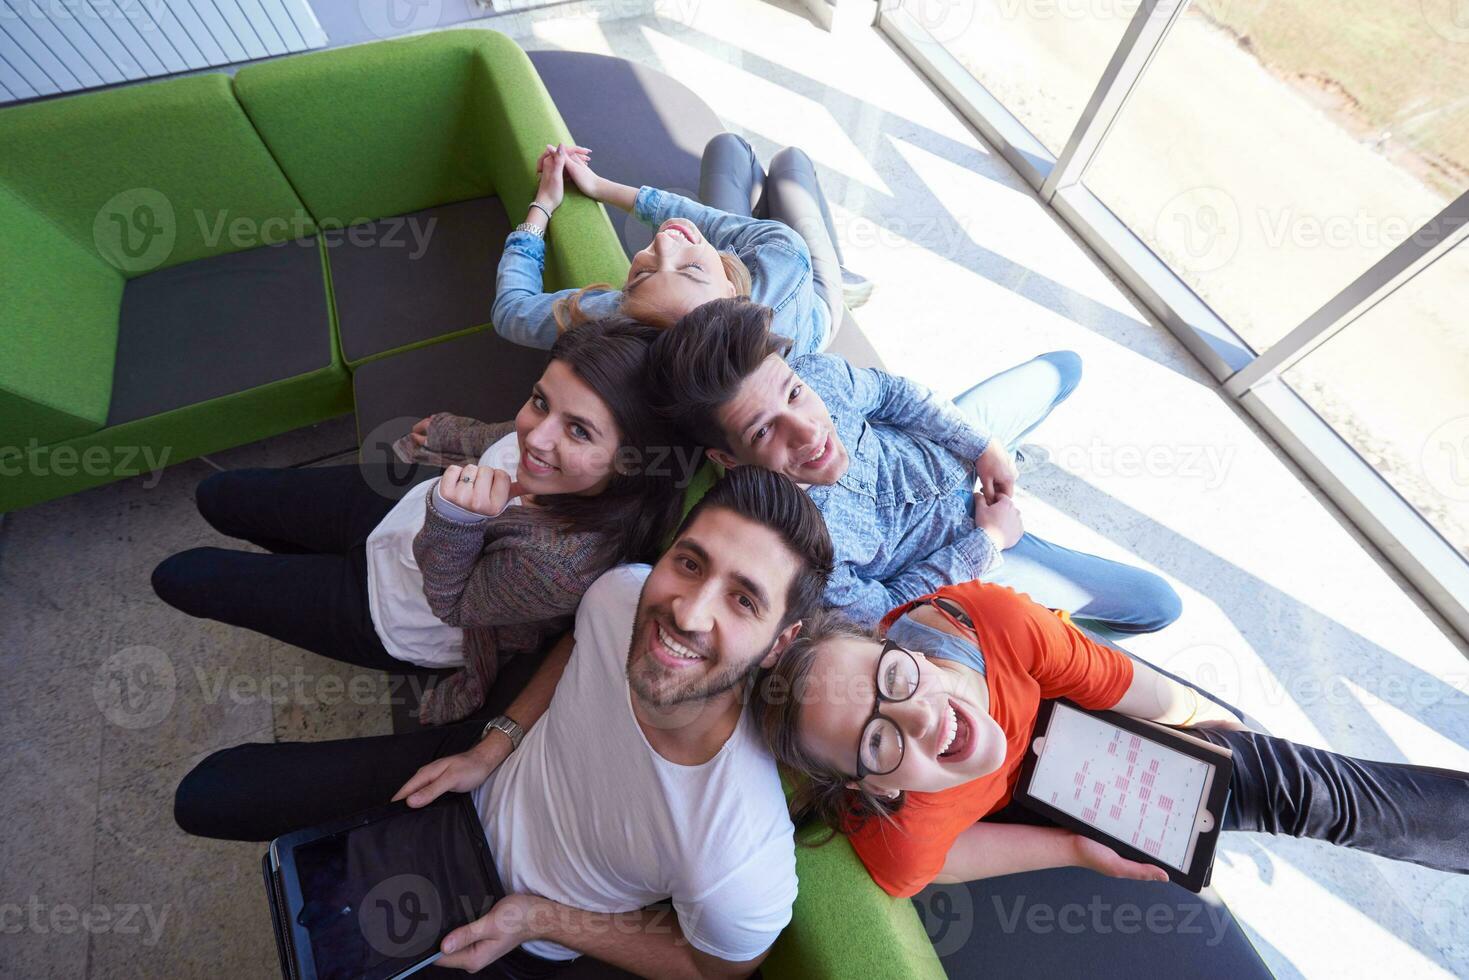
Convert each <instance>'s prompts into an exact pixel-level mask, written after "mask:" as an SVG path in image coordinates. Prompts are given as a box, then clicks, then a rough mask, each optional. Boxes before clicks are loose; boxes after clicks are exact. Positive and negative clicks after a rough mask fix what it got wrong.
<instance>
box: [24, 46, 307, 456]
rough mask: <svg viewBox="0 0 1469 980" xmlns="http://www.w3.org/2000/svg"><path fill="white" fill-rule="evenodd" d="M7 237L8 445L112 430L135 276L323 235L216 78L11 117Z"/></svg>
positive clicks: (55, 102)
mask: <svg viewBox="0 0 1469 980" xmlns="http://www.w3.org/2000/svg"><path fill="white" fill-rule="evenodd" d="M0 227H3V228H4V234H3V236H0V291H3V295H4V296H5V303H4V306H3V308H0V450H3V449H4V448H5V447H12V451H13V447H16V446H23V445H24V444H25V443H28V442H30V441H31V440H34V441H36V442H37V443H38V444H40V445H46V444H48V443H52V442H56V441H58V440H62V439H67V438H71V437H74V436H79V435H84V434H86V433H89V432H95V431H97V430H98V429H100V428H102V426H103V425H104V424H105V422H106V418H107V406H108V402H109V400H110V398H111V396H112V374H113V358H114V355H115V353H116V349H117V316H118V310H119V308H120V306H121V302H122V291H123V287H124V285H125V283H126V280H127V279H130V278H133V277H136V276H140V275H144V274H145V273H148V272H152V271H154V270H156V269H162V268H167V267H169V266H173V265H178V264H180V263H183V262H189V261H192V260H194V259H200V258H205V257H208V256H212V255H222V254H226V253H229V252H235V251H239V250H241V249H246V248H254V247H255V246H257V245H262V244H269V243H273V242H277V241H282V240H284V239H287V238H292V237H295V236H296V235H298V234H303V233H310V232H312V231H314V226H312V224H311V221H310V217H309V216H308V215H307V214H306V209H305V207H304V205H302V203H301V200H300V199H299V198H298V197H297V196H296V194H295V192H294V191H292V190H291V187H290V184H288V183H287V182H286V179H285V175H284V174H282V173H281V171H280V168H279V167H278V166H276V164H275V161H274V160H272V159H271V157H270V153H269V152H268V151H267V150H266V148H265V146H264V144H262V143H261V142H260V138H259V136H258V135H256V133H255V131H254V129H253V128H252V127H251V126H250V122H249V120H248V119H246V118H245V113H244V111H243V110H242V109H241V108H240V106H239V103H238V102H236V101H235V98H234V95H233V93H232V92H231V91H230V84H229V79H228V78H227V77H225V76H224V75H218V74H214V75H200V76H196V77H191V78H181V79H175V80H171V81H164V82H153V83H149V84H146V85H138V86H133V87H130V88H123V89H115V90H111V91H105V92H89V93H87V94H84V95H78V96H71V97H68V98H62V99H52V100H48V101H44V102H37V103H34V104H31V105H23V106H16V107H13V108H9V109H6V110H4V111H3V112H0ZM12 468H13V467H10V466H7V467H6V469H7V471H9V470H10V469H12Z"/></svg>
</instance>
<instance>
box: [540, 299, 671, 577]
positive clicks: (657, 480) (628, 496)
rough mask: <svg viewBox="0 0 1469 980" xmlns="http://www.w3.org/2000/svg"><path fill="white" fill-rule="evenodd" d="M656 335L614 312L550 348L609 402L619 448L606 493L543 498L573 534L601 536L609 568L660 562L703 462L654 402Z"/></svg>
mask: <svg viewBox="0 0 1469 980" xmlns="http://www.w3.org/2000/svg"><path fill="white" fill-rule="evenodd" d="M657 336H658V331H657V330H655V329H654V328H652V327H649V326H645V325H643V324H641V323H638V322H636V321H634V320H631V319H628V318H627V317H623V316H620V315H614V316H610V317H605V318H603V319H601V320H594V321H590V322H587V323H583V324H581V325H579V326H576V327H573V328H572V329H570V330H567V331H566V332H564V333H562V334H561V336H559V337H557V338H556V343H555V344H554V345H553V346H552V347H551V360H553V361H560V362H561V363H563V364H565V365H566V366H567V367H569V368H570V369H571V371H572V373H573V374H575V375H576V376H577V378H579V379H580V380H581V382H582V383H583V384H585V385H586V386H587V387H588V388H590V389H592V392H593V393H594V394H596V396H597V397H598V398H600V399H602V401H603V402H604V403H605V404H606V405H607V409H608V411H610V412H611V413H612V420H613V422H614V423H615V424H616V426H617V434H618V444H617V453H616V456H615V460H614V466H613V472H612V478H611V480H610V481H609V482H608V484H607V487H606V489H604V490H603V491H602V492H601V493H599V494H597V495H596V496H594V497H586V496H582V495H580V494H550V495H546V496H541V497H537V498H536V500H537V502H538V503H539V504H540V505H541V506H542V507H544V508H545V511H546V513H547V514H549V515H550V516H551V517H553V518H555V519H556V520H559V521H560V522H561V523H562V524H563V525H564V526H565V527H566V528H567V529H568V530H575V531H590V532H593V533H596V534H599V535H601V536H602V538H603V544H602V545H601V547H600V549H599V551H598V554H597V558H598V559H599V560H600V561H601V562H603V563H605V564H607V565H609V566H610V565H616V564H621V563H623V562H651V561H654V560H656V559H657V557H658V554H659V552H660V551H661V550H662V544H663V539H664V538H665V537H666V536H667V535H668V532H669V531H670V530H671V529H672V528H673V527H674V525H675V524H676V523H677V521H678V515H679V510H680V506H679V505H680V502H681V501H682V497H683V490H684V488H685V487H686V486H687V484H688V482H689V480H690V479H691V478H692V476H693V472H692V471H693V469H694V468H695V467H697V466H698V464H699V461H700V457H699V453H698V450H697V449H696V448H694V447H692V446H686V445H683V444H682V441H681V440H680V439H679V438H678V437H677V436H676V434H675V431H674V428H673V427H672V426H671V425H669V424H668V423H667V422H665V421H664V420H663V419H662V418H661V417H660V416H659V415H658V414H657V413H655V412H654V411H653V409H652V407H651V406H650V404H649V402H648V398H647V391H648V378H647V369H648V351H649V349H650V348H651V347H652V346H653V340H654V338H656V337H657ZM685 471H688V472H685Z"/></svg>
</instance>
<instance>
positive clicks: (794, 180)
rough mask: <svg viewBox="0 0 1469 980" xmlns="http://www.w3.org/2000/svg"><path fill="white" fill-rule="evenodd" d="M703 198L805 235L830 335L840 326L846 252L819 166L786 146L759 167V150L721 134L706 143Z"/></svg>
mask: <svg viewBox="0 0 1469 980" xmlns="http://www.w3.org/2000/svg"><path fill="white" fill-rule="evenodd" d="M699 199H700V200H701V201H703V202H704V203H705V204H707V205H709V206H710V207H711V208H718V209H719V210H721V211H727V212H729V213H730V214H740V215H745V216H747V217H753V218H767V219H769V220H771V221H779V222H780V223H781V224H784V225H788V226H789V227H791V228H793V229H795V231H796V232H797V233H798V234H799V235H800V236H801V237H802V238H804V239H805V240H806V250H807V251H808V252H810V253H811V284H812V288H813V289H814V290H815V292H816V296H817V299H819V300H820V301H821V302H822V303H824V304H826V308H827V309H828V310H829V311H830V312H831V334H830V336H833V337H834V336H836V332H837V329H838V328H839V327H840V326H841V325H842V316H843V311H844V309H845V307H844V306H843V303H842V253H841V248H840V246H838V245H837V234H836V228H835V227H834V226H833V224H832V220H831V209H830V208H829V207H828V206H827V203H826V195H825V194H823V193H822V192H821V183H820V181H818V180H817V178H816V165H815V164H813V163H812V162H811V158H810V157H808V156H807V155H806V154H805V153H804V152H802V151H801V150H798V149H796V148H795V147H793V146H788V147H786V148H785V149H784V150H781V151H780V152H779V153H777V154H776V155H775V156H773V157H771V158H770V170H769V171H768V172H767V171H766V170H764V169H763V168H762V167H761V166H760V160H759V158H758V157H756V156H755V150H754V149H753V148H752V147H751V146H750V144H749V143H748V142H746V141H745V140H744V139H743V138H742V137H739V136H736V135H735V134H734V133H720V134H719V135H718V136H716V137H714V138H713V139H712V140H710V141H709V144H708V145H707V146H705V147H704V158H703V160H702V161H701V162H700V165H699Z"/></svg>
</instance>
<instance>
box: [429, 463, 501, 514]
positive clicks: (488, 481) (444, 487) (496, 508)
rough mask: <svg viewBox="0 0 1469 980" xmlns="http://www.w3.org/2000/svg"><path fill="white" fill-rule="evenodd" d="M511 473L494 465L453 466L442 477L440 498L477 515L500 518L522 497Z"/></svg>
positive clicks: (440, 480)
mask: <svg viewBox="0 0 1469 980" xmlns="http://www.w3.org/2000/svg"><path fill="white" fill-rule="evenodd" d="M521 493H522V491H521V489H520V484H518V483H516V482H515V481H514V480H512V479H510V474H509V473H506V472H505V471H504V470H497V469H495V468H494V467H492V466H474V465H472V464H471V465H469V466H451V467H449V468H448V469H447V470H445V471H444V475H443V476H442V477H440V478H439V496H441V497H443V498H444V499H445V500H447V501H448V502H449V503H451V504H455V505H457V506H459V507H463V508H464V509H465V510H467V511H471V512H473V513H475V514H483V515H484V516H486V517H498V516H500V512H501V511H503V510H504V509H505V508H506V506H508V505H509V503H510V501H512V500H514V499H515V498H516V497H519V496H520V495H521Z"/></svg>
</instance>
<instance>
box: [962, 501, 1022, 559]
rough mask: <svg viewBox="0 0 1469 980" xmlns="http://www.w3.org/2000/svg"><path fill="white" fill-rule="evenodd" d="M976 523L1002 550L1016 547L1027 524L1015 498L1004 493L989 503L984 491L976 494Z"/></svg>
mask: <svg viewBox="0 0 1469 980" xmlns="http://www.w3.org/2000/svg"><path fill="white" fill-rule="evenodd" d="M974 524H975V526H976V527H979V528H982V529H983V530H984V532H985V533H986V534H988V535H989V536H990V540H991V541H993V542H994V543H995V546H996V547H997V548H999V549H1000V550H1001V551H1004V550H1005V549H1006V548H1013V547H1015V542H1017V541H1019V540H1020V536H1021V535H1023V534H1024V533H1025V524H1024V523H1023V522H1022V521H1021V520H1020V508H1019V507H1017V506H1015V499H1014V498H1013V497H1011V496H1010V495H1009V494H1006V493H1002V494H1000V495H999V496H997V497H996V498H995V501H994V503H987V502H986V501H985V498H984V494H983V493H976V494H975V495H974Z"/></svg>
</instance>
